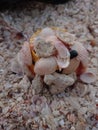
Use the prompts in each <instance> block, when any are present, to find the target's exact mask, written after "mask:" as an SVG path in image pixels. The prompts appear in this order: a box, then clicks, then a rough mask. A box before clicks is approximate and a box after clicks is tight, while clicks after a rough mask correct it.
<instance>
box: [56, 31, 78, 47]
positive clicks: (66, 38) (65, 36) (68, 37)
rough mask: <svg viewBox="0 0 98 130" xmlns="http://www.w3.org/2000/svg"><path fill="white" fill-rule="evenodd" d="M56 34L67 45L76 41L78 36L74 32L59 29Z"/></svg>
mask: <svg viewBox="0 0 98 130" xmlns="http://www.w3.org/2000/svg"><path fill="white" fill-rule="evenodd" d="M56 36H57V38H58V39H59V40H61V41H62V42H63V43H65V44H66V45H73V44H74V41H75V40H76V37H75V36H74V35H73V34H70V33H68V32H65V31H60V30H59V31H57V32H56Z"/></svg>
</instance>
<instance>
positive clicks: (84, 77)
mask: <svg viewBox="0 0 98 130" xmlns="http://www.w3.org/2000/svg"><path fill="white" fill-rule="evenodd" d="M80 80H81V81H83V82H84V83H93V82H95V81H96V76H95V74H94V73H93V72H85V73H83V74H81V75H80Z"/></svg>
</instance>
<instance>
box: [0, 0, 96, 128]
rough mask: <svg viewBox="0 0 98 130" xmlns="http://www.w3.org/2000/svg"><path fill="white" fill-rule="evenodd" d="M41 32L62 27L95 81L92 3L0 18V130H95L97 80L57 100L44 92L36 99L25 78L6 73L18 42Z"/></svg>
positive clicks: (34, 8)
mask: <svg viewBox="0 0 98 130" xmlns="http://www.w3.org/2000/svg"><path fill="white" fill-rule="evenodd" d="M46 26H57V27H63V28H65V29H67V30H68V31H69V32H71V33H74V34H75V35H76V36H77V37H78V38H79V39H81V42H83V43H85V44H86V47H87V49H88V51H89V61H90V62H89V67H90V68H91V69H92V70H93V71H94V72H95V74H96V75H97V77H98V0H75V1H71V2H68V3H66V4H63V5H56V6H54V5H50V4H42V3H32V2H29V3H28V5H25V7H22V8H19V9H16V10H13V11H8V10H6V11H3V12H0V130H98V116H97V117H96V113H97V109H96V100H98V78H97V79H96V82H94V83H92V84H84V83H81V82H77V84H76V85H75V86H73V87H70V88H68V89H66V90H65V91H64V92H63V93H61V94H58V95H50V93H49V92H48V90H47V89H46V88H45V89H44V90H43V93H42V94H39V95H36V93H35V91H34V88H33V85H32V84H31V82H30V81H29V79H28V78H27V77H26V76H19V75H17V74H14V73H12V72H11V71H10V66H11V61H12V59H13V58H14V57H15V55H16V54H17V52H18V51H19V50H20V48H21V46H22V45H23V42H24V41H25V40H28V39H29V38H30V37H31V35H32V34H33V32H34V31H36V30H37V29H39V28H43V27H46ZM92 41H93V42H95V45H94V46H92V45H91V44H90V43H91V42H92ZM97 114H98V113H97Z"/></svg>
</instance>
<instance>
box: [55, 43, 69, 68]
mask: <svg viewBox="0 0 98 130" xmlns="http://www.w3.org/2000/svg"><path fill="white" fill-rule="evenodd" d="M54 45H55V48H56V49H57V52H58V55H57V64H58V66H59V68H60V69H61V68H66V67H67V66H68V65H69V62H70V53H69V51H68V49H67V48H66V47H65V46H64V44H63V43H61V42H60V41H59V42H55V43H54Z"/></svg>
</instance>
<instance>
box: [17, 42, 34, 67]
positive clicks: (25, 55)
mask: <svg viewBox="0 0 98 130" xmlns="http://www.w3.org/2000/svg"><path fill="white" fill-rule="evenodd" d="M18 62H19V63H20V64H21V65H23V64H25V65H31V64H32V56H31V51H30V45H29V43H28V42H24V45H23V46H22V49H21V50H20V52H19V53H18Z"/></svg>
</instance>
